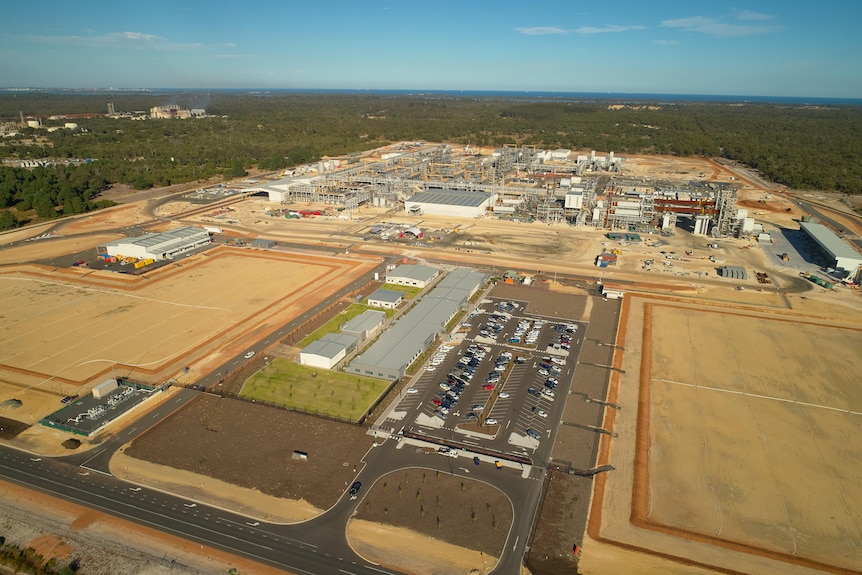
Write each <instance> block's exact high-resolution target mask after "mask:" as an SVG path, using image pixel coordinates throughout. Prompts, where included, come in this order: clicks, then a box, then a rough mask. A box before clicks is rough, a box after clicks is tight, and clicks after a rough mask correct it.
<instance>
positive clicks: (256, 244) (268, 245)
mask: <svg viewBox="0 0 862 575" xmlns="http://www.w3.org/2000/svg"><path fill="white" fill-rule="evenodd" d="M249 245H250V246H251V247H253V248H260V249H264V250H269V249H272V248H274V247H275V246H277V245H278V242H276V241H275V240H267V239H264V238H258V239H256V240H252V241H251V243H250V244H249Z"/></svg>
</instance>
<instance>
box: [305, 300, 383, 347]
mask: <svg viewBox="0 0 862 575" xmlns="http://www.w3.org/2000/svg"><path fill="white" fill-rule="evenodd" d="M369 309H377V308H373V307H371V306H370V305H366V304H362V303H355V304H352V305H351V306H350V307H348V308H347V309H346V310H344V311H343V312H341V313H339V314H338V315H337V316H335V317H334V318H332V319H331V320H329V321H328V322H326V323H325V324H323V325H322V326H320V327H319V328H317V329H316V330H314V331H313V332H311V333H310V334H308V335H307V336H305V337H304V338H302V340H301V341H300V342H299V343H298V344H296V345H297V346H298V347H305V346H307V345H308V344H310V343H311V342H313V341H317V340H319V339H320V338H321V337H323V336H324V335H326V334H328V333H338V331H339V330H340V329H341V326H342V325H343V324H344V323H345V322H348V321H350V320H352V319H353V318H355V317H356V316H358V315H361V314H362V313H363V312H365V311H367V310H369ZM377 311H382V312H385V313H386V317H387V318H391V317H392V315H394V313H395V310H390V309H380V310H377Z"/></svg>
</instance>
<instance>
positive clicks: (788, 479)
mask: <svg viewBox="0 0 862 575" xmlns="http://www.w3.org/2000/svg"><path fill="white" fill-rule="evenodd" d="M632 301H633V303H632V302H630V306H631V309H630V315H629V317H628V322H627V326H628V329H627V337H626V338H625V354H624V358H623V363H622V367H623V369H624V370H625V374H624V375H622V376H621V378H620V384H619V388H618V392H619V398H618V403H619V404H620V405H621V406H622V409H621V410H620V411H619V412H617V413H616V414H615V421H614V425H613V429H614V431H615V432H617V433H618V434H619V437H618V438H617V439H615V440H612V441H611V443H610V445H611V457H610V463H611V464H612V465H614V467H615V471H614V472H613V473H609V474H607V475H606V476H604V481H605V482H606V483H605V486H604V488H603V492H602V493H601V495H603V501H602V502H603V505H601V510H600V511H601V514H600V516H596V511H597V509H596V507H595V504H596V502H595V501H594V508H593V517H591V525H590V538H589V539H588V540H587V541H585V544H584V554H583V556H582V558H581V563H580V567H581V570H582V572H583V573H602V572H607V571H605V569H607V568H608V567H609V566H610V565H612V564H614V562H616V561H621V560H622V558H623V557H625V556H626V555H628V554H629V550H631V549H641V550H646V549H649V550H651V552H655V553H660V554H665V555H667V556H672V557H678V558H681V559H682V561H683V562H682V563H679V562H678V565H677V567H673V566H672V564H668V565H666V566H664V567H659V568H658V571H662V570H664V572H690V570H689V569H690V568H691V565H692V564H694V565H697V564H700V565H704V566H721V567H723V568H725V569H731V570H734V571H738V572H741V573H764V574H765V573H814V572H820V571H821V569H823V568H824V565H823V563H826V564H831V565H834V566H835V568H836V570H835V572H844V571H843V570H853V571H855V570H858V569H859V568H860V564H859V562H858V557H862V552H860V551H862V546H860V545H862V540H860V539H859V537H858V533H859V531H858V526H857V525H856V520H855V517H858V509H859V505H860V502H862V492H860V489H859V488H858V486H857V484H856V482H855V472H854V468H855V467H854V466H855V463H854V462H855V461H857V460H858V457H859V454H858V453H854V452H853V451H854V449H855V448H854V447H851V446H848V445H847V442H846V441H844V440H842V439H841V438H842V437H847V436H848V435H849V436H850V437H853V436H855V435H858V432H859V428H860V424H862V419H860V416H858V415H853V414H850V413H847V412H846V411H845V412H841V411H834V410H832V409H825V408H824V407H815V406H814V405H818V406H819V405H823V406H828V407H837V408H838V409H839V410H841V409H844V410H846V409H848V408H849V409H854V410H855V411H857V412H858V411H860V406H859V403H860V401H862V397H859V395H858V389H856V386H855V384H854V383H852V382H851V381H850V380H848V378H851V379H852V375H851V374H852V373H853V371H845V370H846V367H847V365H845V363H844V361H850V362H851V363H852V362H855V361H858V354H856V353H855V352H854V351H853V350H855V349H858V348H859V343H860V335H859V327H858V326H859V325H862V324H860V323H859V320H860V318H859V314H858V312H857V313H856V314H855V316H854V317H852V318H847V317H845V318H844V321H843V322H842V323H845V324H846V323H854V322H855V323H856V328H855V329H851V330H846V329H841V328H838V327H833V326H830V325H826V326H820V325H809V326H806V329H804V330H800V329H795V328H794V323H795V322H798V321H804V318H801V317H793V315H791V312H788V313H787V315H790V316H791V317H785V318H783V319H789V320H791V321H790V322H789V323H785V322H782V321H779V319H778V318H772V317H768V318H762V317H759V316H758V314H752V315H751V316H747V317H740V316H738V315H736V314H729V313H709V310H708V309H701V308H699V307H688V306H686V307H684V308H676V307H674V308H667V307H664V306H662V307H660V308H658V309H660V311H659V312H657V313H653V311H652V309H651V308H649V309H650V311H649V312H648V313H649V314H650V315H649V316H645V315H644V313H645V305H644V301H649V300H642V299H641V298H633V300H632ZM679 314H683V316H682V317H675V315H676V316H678V315H679ZM794 315H795V314H794ZM645 317H649V318H650V321H649V323H644V319H645ZM848 320H851V321H850V322H848ZM644 326H647V327H644ZM653 346H654V347H653ZM763 346H766V347H767V349H764V348H763ZM833 346H836V347H833ZM645 351H646V353H647V354H648V355H647V356H646V359H644V356H643V353H644V352H645ZM833 351H835V352H836V353H835V354H834V355H833ZM841 351H843V352H844V354H843V355H842V353H841ZM835 357H844V358H847V359H846V360H844V361H841V362H839V363H838V364H836V363H835V362H834V358H835ZM737 358H739V361H737ZM827 358H832V359H833V361H829V359H827ZM851 367H852V366H851ZM854 369H856V370H858V367H855V368H854ZM639 379H641V380H642V381H639ZM671 382H677V383H671ZM693 384H697V385H699V386H704V387H699V388H693V387H690V386H691V385H693ZM641 385H645V386H647V387H646V389H648V390H649V393H648V394H646V395H641V396H639V394H638V389H639V387H640V386H641ZM707 387H709V388H712V389H707ZM722 390H727V391H729V392H744V393H748V394H757V395H759V396H760V397H756V396H754V395H740V394H739V393H728V392H723V391H722ZM770 398H776V399H770ZM786 399H790V400H791V403H788V402H787V401H782V400H786ZM639 400H640V401H641V402H645V404H644V403H640V404H639ZM794 400H795V401H798V402H803V401H804V402H808V403H811V404H814V405H811V406H807V405H801V404H799V403H792V401H794ZM644 413H645V414H646V416H645V417H649V422H650V425H649V428H648V430H647V432H648V434H649V435H646V436H645V435H643V434H642V433H640V432H639V430H638V425H639V423H638V416H639V415H640V416H641V417H644V415H643V414H644ZM639 433H640V434H639ZM636 437H637V438H639V439H638V443H637V444H636V443H635V442H634V439H635V438H636ZM848 449H849V450H850V451H848ZM821 454H822V456H823V457H822V458H821ZM632 462H635V466H632ZM638 466H641V467H638ZM638 469H639V470H640V475H635V472H637V470H638ZM644 470H646V473H645V475H644ZM639 477H640V478H641V479H643V478H644V477H645V478H646V479H647V483H646V485H643V484H639V483H638V479H639ZM833 498H837V499H836V500H833ZM633 504H634V508H633ZM639 512H642V514H643V517H642V518H639V517H638V513H639ZM632 520H634V521H632ZM593 521H596V522H597V523H598V524H599V525H596V524H595V523H594V522H593ZM686 532H688V534H686ZM692 532H696V533H698V534H699V535H701V536H700V537H691V536H690V535H691V533H692ZM597 540H600V541H597ZM608 542H615V543H618V544H620V545H618V546H617V548H616V549H613V548H612V546H609V545H607V543H608ZM595 543H599V545H598V548H599V549H600V550H601V552H600V553H597V554H593V553H592V552H591V549H592V547H591V546H592V545H593V544H595ZM743 544H744V545H747V546H748V547H747V548H746V547H745V546H744V545H743ZM641 557H642V558H643V561H644V572H647V570H648V569H649V565H650V564H651V563H654V562H655V561H656V559H655V558H652V557H647V556H641ZM794 562H797V563H800V564H795V563H794ZM821 562H822V563H821ZM638 565H640V563H638ZM656 572H657V571H656Z"/></svg>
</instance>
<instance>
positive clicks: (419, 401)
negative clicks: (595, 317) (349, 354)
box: [388, 291, 587, 462]
mask: <svg viewBox="0 0 862 575" xmlns="http://www.w3.org/2000/svg"><path fill="white" fill-rule="evenodd" d="M532 293H534V294H535V295H542V296H545V295H547V293H546V292H545V293H543V292H536V291H533V292H532ZM566 297H568V298H572V299H575V298H577V297H578V296H566ZM580 298H581V299H585V297H584V296H580ZM532 307H533V306H532V305H531V302H527V301H518V300H513V299H501V298H496V297H494V298H491V299H490V300H484V301H483V302H482V303H480V304H479V305H478V306H477V309H476V311H475V312H473V314H472V315H471V316H469V317H468V318H467V319H466V320H465V329H468V330H469V331H468V332H467V333H466V338H465V339H464V340H463V341H462V342H460V343H458V344H454V343H453V344H446V345H443V346H441V347H440V348H439V350H438V351H437V353H436V354H434V355H432V357H431V358H430V359H429V361H428V363H427V364H426V367H425V368H423V369H422V370H421V371H420V372H419V373H418V375H417V376H416V377H415V378H414V379H413V381H412V382H411V383H410V386H409V387H407V388H406V389H405V390H404V392H403V393H402V397H401V399H400V401H399V402H398V404H397V406H396V407H395V408H394V409H393V411H392V412H390V414H389V415H390V417H389V422H388V424H389V425H390V426H391V427H393V428H395V429H396V430H397V429H402V428H403V429H404V430H405V431H410V432H413V433H416V434H419V435H425V436H427V437H429V438H433V439H435V440H436V441H438V442H444V443H451V444H455V445H466V446H471V445H472V446H475V447H477V448H484V449H490V450H493V451H496V452H500V453H507V454H511V455H515V456H523V457H529V458H531V459H538V460H540V461H542V462H545V461H547V460H548V459H549V458H550V450H551V445H552V443H553V437H554V434H555V432H556V428H557V426H558V424H559V422H560V419H561V417H562V415H563V410H564V408H565V404H566V399H567V398H568V394H569V389H570V385H571V382H572V380H573V377H574V375H575V366H576V364H577V359H578V356H579V353H580V349H581V347H582V346H583V344H584V336H583V334H584V333H585V332H586V329H587V324H586V323H584V322H580V321H575V320H574V318H558V317H547V316H541V315H537V314H534V313H531V312H530V310H531V308H532ZM567 309H569V308H567ZM571 309H583V306H582V305H573V306H571ZM468 324H469V325H468ZM567 348H568V349H567Z"/></svg>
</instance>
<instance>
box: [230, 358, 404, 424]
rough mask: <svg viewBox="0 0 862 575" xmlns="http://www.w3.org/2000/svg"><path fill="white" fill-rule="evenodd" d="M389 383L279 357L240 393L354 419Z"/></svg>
mask: <svg viewBox="0 0 862 575" xmlns="http://www.w3.org/2000/svg"><path fill="white" fill-rule="evenodd" d="M390 383H391V382H389V381H385V380H382V379H375V378H372V377H362V376H359V375H353V374H349V373H343V372H340V371H330V370H328V369H318V368H313V367H308V366H305V365H299V364H298V363H296V362H293V361H290V360H288V359H285V358H283V357H280V358H276V359H275V360H274V361H273V362H272V363H270V364H269V365H267V366H266V367H265V368H263V369H262V370H260V371H259V372H257V373H256V374H254V375H253V376H251V377H250V378H249V379H248V381H246V382H245V385H244V386H243V388H242V392H241V393H240V396H241V397H244V398H247V399H254V400H258V401H263V402H267V403H273V404H277V405H284V406H286V407H293V408H296V409H301V410H304V411H308V412H312V413H319V414H321V415H327V416H330V417H339V418H341V419H347V420H350V421H358V420H359V418H360V417H362V415H363V414H365V411H366V410H367V409H368V408H369V407H370V406H371V404H372V403H374V401H375V400H376V399H377V398H378V397H379V396H380V394H381V393H383V392H384V391H385V390H386V388H387V387H389V385H390Z"/></svg>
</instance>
